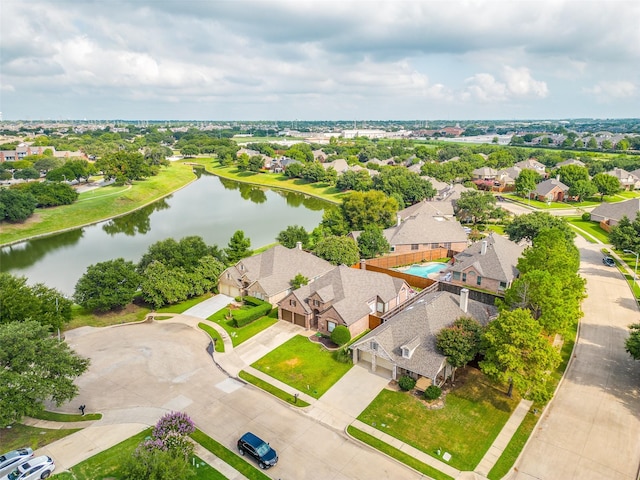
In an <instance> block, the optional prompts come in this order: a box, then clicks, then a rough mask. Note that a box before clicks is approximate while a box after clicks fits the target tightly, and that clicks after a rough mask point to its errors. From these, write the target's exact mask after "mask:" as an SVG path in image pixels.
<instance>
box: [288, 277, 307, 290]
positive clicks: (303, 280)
mask: <svg viewBox="0 0 640 480" xmlns="http://www.w3.org/2000/svg"><path fill="white" fill-rule="evenodd" d="M290 283H291V288H293V289H294V290H297V289H299V288H300V287H302V286H304V285H308V284H309V279H308V278H307V277H305V276H304V275H302V274H301V273H298V274H297V275H296V276H295V277H293V278H292V279H291V282H290Z"/></svg>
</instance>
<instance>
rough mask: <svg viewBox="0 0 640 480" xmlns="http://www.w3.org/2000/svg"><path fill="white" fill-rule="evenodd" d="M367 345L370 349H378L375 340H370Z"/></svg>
mask: <svg viewBox="0 0 640 480" xmlns="http://www.w3.org/2000/svg"><path fill="white" fill-rule="evenodd" d="M369 346H370V348H371V350H378V343H377V342H376V341H375V340H372V341H371V343H370V344H369Z"/></svg>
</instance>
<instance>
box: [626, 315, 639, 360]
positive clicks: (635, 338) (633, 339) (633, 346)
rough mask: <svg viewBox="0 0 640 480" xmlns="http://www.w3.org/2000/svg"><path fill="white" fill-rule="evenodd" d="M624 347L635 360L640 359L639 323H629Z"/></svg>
mask: <svg viewBox="0 0 640 480" xmlns="http://www.w3.org/2000/svg"><path fill="white" fill-rule="evenodd" d="M624 348H625V350H626V352H627V353H628V354H629V355H631V356H632V357H633V358H634V359H635V360H640V323H634V324H632V325H629V337H628V338H627V339H626V340H625V343H624Z"/></svg>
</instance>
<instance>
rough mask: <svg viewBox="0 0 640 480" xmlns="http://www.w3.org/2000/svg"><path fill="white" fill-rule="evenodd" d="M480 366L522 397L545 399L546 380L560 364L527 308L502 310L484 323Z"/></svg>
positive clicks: (556, 352)
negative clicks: (512, 387)
mask: <svg viewBox="0 0 640 480" xmlns="http://www.w3.org/2000/svg"><path fill="white" fill-rule="evenodd" d="M483 350H484V360H483V361H481V362H480V368H481V370H482V371H483V372H484V373H485V374H486V375H487V376H489V377H490V378H492V379H494V380H497V381H500V382H504V383H507V382H513V386H514V387H515V388H516V389H518V390H519V391H520V392H522V395H523V396H524V397H526V398H530V399H532V400H536V401H544V400H548V399H549V398H550V396H551V394H552V393H551V391H550V390H549V388H548V387H547V381H548V379H549V377H550V374H551V372H553V371H554V370H555V369H556V367H557V366H558V365H559V364H560V354H559V353H558V350H557V349H555V348H554V347H553V346H552V345H551V343H549V341H548V340H547V339H546V338H545V337H543V336H542V327H541V326H540V325H539V324H538V323H537V322H536V321H535V320H534V319H533V318H532V317H531V314H530V313H529V311H528V310H523V309H516V310H513V311H503V312H501V313H500V315H499V316H498V318H497V319H495V320H493V321H492V322H490V323H489V325H488V326H487V329H486V331H485V333H484V336H483Z"/></svg>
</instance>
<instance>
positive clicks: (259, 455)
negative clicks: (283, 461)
mask: <svg viewBox="0 0 640 480" xmlns="http://www.w3.org/2000/svg"><path fill="white" fill-rule="evenodd" d="M238 451H239V452H240V455H244V454H245V453H247V454H249V455H250V456H251V457H253V458H255V459H256V461H257V462H258V465H259V466H260V468H262V469H265V468H269V467H273V466H274V465H275V464H276V463H278V455H277V454H276V451H275V450H274V449H273V448H271V446H270V445H269V444H268V443H267V442H265V441H264V440H262V439H261V438H260V437H258V436H256V435H254V434H253V433H251V432H247V433H245V434H244V435H243V436H242V437H240V439H239V440H238Z"/></svg>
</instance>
